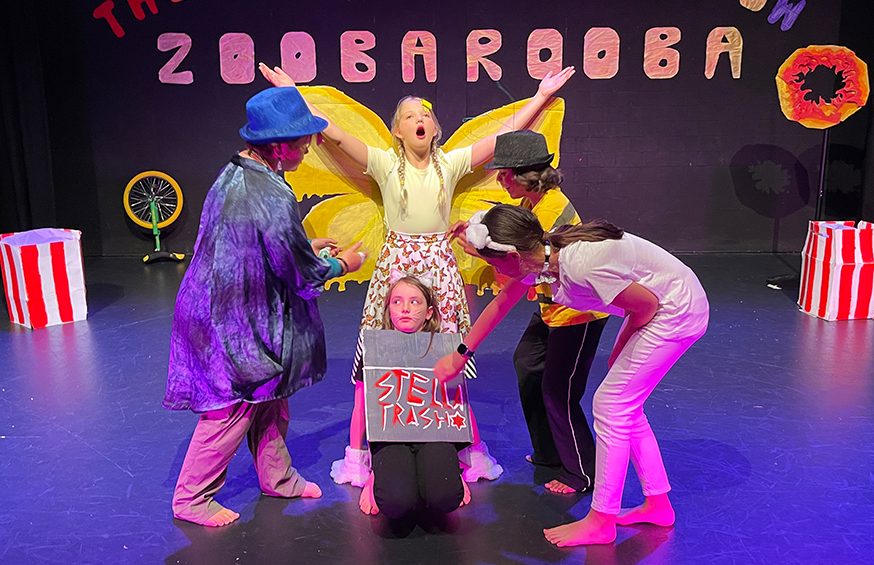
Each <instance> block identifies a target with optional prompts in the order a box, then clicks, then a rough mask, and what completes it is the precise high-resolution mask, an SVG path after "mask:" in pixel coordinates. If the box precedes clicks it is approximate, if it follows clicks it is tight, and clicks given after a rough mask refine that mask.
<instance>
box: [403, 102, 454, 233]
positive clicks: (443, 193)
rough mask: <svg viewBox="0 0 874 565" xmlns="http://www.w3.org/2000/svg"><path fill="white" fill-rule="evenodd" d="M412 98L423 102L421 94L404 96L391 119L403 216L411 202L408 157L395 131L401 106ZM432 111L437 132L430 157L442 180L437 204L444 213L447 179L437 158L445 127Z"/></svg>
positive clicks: (432, 142)
mask: <svg viewBox="0 0 874 565" xmlns="http://www.w3.org/2000/svg"><path fill="white" fill-rule="evenodd" d="M411 100H418V101H419V102H422V100H423V98H421V97H420V96H404V97H403V98H401V99H400V100H399V101H398V105H397V107H395V112H394V115H393V116H392V119H391V132H392V136H393V137H394V139H395V143H396V147H395V151H396V152H397V155H398V178H399V179H400V184H401V217H402V218H403V217H406V215H407V204H408V202H409V196H408V193H407V186H406V168H407V158H406V150H405V148H404V142H403V141H401V140H400V139H398V138H397V136H394V133H395V131H397V127H398V122H400V119H401V118H400V114H401V106H403V104H404V103H405V102H409V101H411ZM428 111H429V112H430V113H431V119H432V120H434V126H435V127H436V130H437V131H436V133H435V134H434V138H433V139H432V140H431V149H430V158H431V163H433V164H434V171H435V172H436V173H437V178H438V179H439V180H440V194H438V195H437V206H439V207H440V213H441V214H443V213H445V211H446V198H447V195H446V181H445V180H444V179H443V169H442V168H441V167H440V160H439V159H438V158H437V149H439V147H438V145H437V143H438V142H439V141H440V139H441V138H442V137H443V128H442V127H440V121H439V120H438V119H437V114H436V113H435V112H434V110H433V109H429V110H428Z"/></svg>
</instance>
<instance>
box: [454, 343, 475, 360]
mask: <svg viewBox="0 0 874 565" xmlns="http://www.w3.org/2000/svg"><path fill="white" fill-rule="evenodd" d="M456 351H457V352H458V354H459V355H461V356H462V357H467V358H468V359H470V358H471V357H473V354H474V353H475V351H474V350H473V349H470V348H469V347H468V346H466V345H464V343H459V344H458V349H456Z"/></svg>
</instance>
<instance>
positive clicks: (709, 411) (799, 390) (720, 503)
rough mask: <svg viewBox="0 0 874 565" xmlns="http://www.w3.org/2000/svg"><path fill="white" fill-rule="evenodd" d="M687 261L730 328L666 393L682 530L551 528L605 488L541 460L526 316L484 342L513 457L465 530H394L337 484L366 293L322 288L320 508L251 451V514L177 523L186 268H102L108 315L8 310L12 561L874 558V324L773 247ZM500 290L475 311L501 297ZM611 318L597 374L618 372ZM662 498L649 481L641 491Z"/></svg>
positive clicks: (715, 335)
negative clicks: (527, 400)
mask: <svg viewBox="0 0 874 565" xmlns="http://www.w3.org/2000/svg"><path fill="white" fill-rule="evenodd" d="M684 260H686V261H687V262H688V263H689V264H690V265H691V266H692V267H693V268H694V269H695V270H696V271H697V272H698V273H699V276H700V278H701V279H702V281H703V283H704V285H705V287H706V288H707V290H708V293H709V295H710V299H711V304H712V306H713V313H712V316H711V320H712V321H711V326H710V331H709V333H708V335H707V336H705V338H704V339H702V340H701V341H700V342H699V343H698V344H697V345H696V346H695V347H694V348H693V349H692V351H691V352H690V353H689V354H688V355H687V356H686V357H685V358H684V359H682V360H681V361H680V363H679V364H678V365H677V367H675V369H674V370H673V371H672V372H671V373H669V375H668V376H667V378H666V379H665V380H664V382H663V383H662V385H661V386H660V387H659V388H658V389H657V390H656V392H655V394H654V395H653V396H652V398H651V399H650V401H649V402H648V404H647V409H648V414H649V418H650V421H651V422H652V425H653V428H654V430H655V432H656V435H657V436H658V438H659V440H660V443H661V445H662V450H663V453H664V458H665V461H666V465H667V467H668V472H669V474H670V476H671V479H672V483H673V486H674V490H673V492H672V499H673V501H674V504H675V507H676V509H677V516H678V519H677V525H676V526H675V527H674V528H672V529H664V528H657V527H641V528H621V529H620V534H619V539H618V540H617V543H616V544H615V546H610V547H596V548H588V549H586V548H576V549H565V550H562V549H556V548H554V547H552V546H551V545H550V544H549V543H547V542H546V541H545V540H544V539H543V536H542V534H541V529H542V528H543V527H547V526H553V525H556V524H559V523H562V522H566V521H568V520H571V519H575V518H578V517H581V516H583V515H584V514H585V513H586V511H587V510H588V505H589V501H590V497H579V496H557V495H552V494H547V493H545V492H544V489H543V487H542V486H541V485H540V484H539V483H538V482H537V481H536V480H535V477H534V469H533V467H531V466H530V465H529V464H528V463H526V462H525V461H524V459H523V457H524V455H525V454H526V453H528V452H529V449H530V446H529V444H528V436H527V433H526V430H525V425H524V422H523V420H522V413H521V410H520V408H519V405H518V400H517V393H516V390H515V375H514V373H513V369H512V364H511V354H512V351H513V348H514V346H515V343H516V339H517V338H518V336H519V334H520V333H521V332H522V330H523V328H524V325H525V322H526V321H527V318H528V316H529V315H530V314H529V312H530V309H531V308H532V306H531V305H525V306H524V307H520V308H518V309H517V311H516V312H514V313H513V314H512V315H511V318H510V319H509V320H508V321H507V322H505V324H504V326H503V328H502V329H501V330H500V331H499V333H498V334H497V335H495V336H493V337H492V338H491V339H490V340H489V341H488V342H487V344H486V346H485V347H483V348H482V350H481V351H480V353H479V358H480V365H479V367H480V369H479V370H480V378H479V379H478V380H477V381H475V382H474V383H473V384H472V388H471V394H472V396H473V398H474V402H475V404H476V405H477V409H478V412H477V416H478V417H477V419H478V420H479V422H480V426H481V429H482V434H483V437H484V438H485V439H486V441H487V442H488V444H489V445H490V446H491V449H492V452H493V453H494V454H495V455H496V456H497V457H498V459H499V461H500V462H501V464H502V465H503V466H504V467H505V469H506V473H505V474H504V476H503V477H501V478H500V479H499V480H498V481H496V482H492V483H483V482H481V483H479V484H476V485H473V486H472V492H473V502H472V504H471V505H470V506H469V507H467V508H464V509H462V510H461V511H459V512H457V513H456V514H457V518H456V521H455V522H454V523H453V524H452V525H451V528H450V530H454V531H450V532H441V533H433V532H432V533H427V532H425V531H423V530H421V529H416V530H415V531H414V532H413V534H412V535H410V536H409V537H407V538H404V539H394V538H391V537H387V536H386V535H385V534H384V530H383V529H382V528H381V526H380V521H379V520H378V519H371V518H368V517H365V516H363V515H361V514H360V513H359V511H358V509H357V497H358V492H359V491H358V489H355V488H352V487H349V486H337V485H335V484H334V483H333V482H332V481H331V479H330V477H329V475H328V472H329V468H330V463H331V461H332V460H334V459H337V458H339V457H340V456H341V455H342V454H343V447H344V446H345V445H346V442H347V420H348V417H349V413H350V410H351V408H352V389H351V386H350V385H349V382H348V377H347V375H348V370H349V366H350V363H351V360H350V355H351V352H352V347H353V342H354V337H355V331H356V330H355V328H356V326H357V322H358V316H359V313H360V309H361V302H362V300H363V289H362V288H354V289H352V290H351V291H350V292H347V293H344V294H337V293H330V294H327V295H326V296H324V297H323V298H322V299H321V307H322V314H323V317H324V319H325V322H326V326H327V334H328V340H329V356H330V367H331V369H330V374H329V376H328V378H326V380H325V381H323V382H322V383H320V384H318V385H316V386H314V387H312V388H310V389H306V390H304V391H301V392H300V393H298V394H296V395H295V396H293V397H292V398H291V413H292V424H291V430H290V433H289V438H288V443H289V446H290V449H291V452H292V456H293V457H294V462H295V465H296V466H297V467H298V468H299V469H300V470H301V472H302V473H303V474H304V476H306V477H307V478H308V479H310V480H314V481H316V482H318V483H319V484H320V485H321V486H322V488H323V490H324V493H325V496H324V497H323V498H322V499H320V500H315V501H314V500H307V501H304V500H277V499H269V498H266V497H263V496H260V494H259V489H258V483H257V479H256V477H255V473H254V470H253V468H252V464H251V458H250V456H249V453H248V451H246V450H245V448H243V450H241V452H240V453H239V454H238V455H237V457H236V458H235V459H234V461H233V463H232V465H231V469H230V473H229V480H228V483H227V485H226V487H225V489H224V490H223V492H222V493H221V495H220V500H221V501H222V502H223V503H224V504H226V505H228V506H230V507H231V508H234V509H236V510H238V511H239V512H240V513H241V514H242V519H241V520H240V521H239V522H238V523H236V524H234V525H232V526H229V527H227V528H223V529H217V530H211V529H206V528H201V527H198V526H193V525H190V524H185V523H182V522H176V521H174V520H173V519H172V518H171V515H170V506H169V500H170V493H171V490H172V488H173V485H174V482H175V480H176V475H177V473H178V471H179V467H180V465H181V462H182V457H183V455H184V453H185V449H186V447H187V444H188V439H189V437H190V435H191V432H192V430H193V427H194V424H195V416H194V415H193V414H191V413H185V412H180V413H174V412H169V411H167V410H164V409H163V408H161V405H160V402H161V397H162V394H163V391H164V382H165V377H166V367H167V348H168V334H169V329H170V323H171V316H172V312H173V303H174V298H175V292H176V288H177V286H178V284H179V280H180V277H181V274H182V272H183V269H184V267H183V266H179V265H172V264H157V265H152V266H143V265H141V264H139V263H138V261H137V260H136V259H95V260H91V261H87V264H86V275H87V281H88V291H89V294H88V300H89V308H90V316H89V319H88V321H86V322H79V323H76V324H72V325H67V326H60V327H53V328H48V329H44V330H39V331H30V330H26V329H22V328H19V327H12V326H11V325H10V324H9V322H7V321H6V316H5V312H0V314H2V316H3V321H2V322H0V562H3V563H14V564H20V563H43V562H45V563H122V562H131V563H159V562H166V563H264V562H276V563H355V564H356V565H369V564H376V563H465V564H466V563H518V564H530V563H579V562H586V563H599V564H600V563H604V564H613V563H617V564H618V563H672V564H675V563H694V564H700V563H767V564H774V563H781V564H782V563H870V562H871V559H872V558H871V555H872V553H874V474H872V469H874V321H855V322H824V321H821V320H818V319H814V318H810V317H808V316H806V315H804V314H801V313H799V312H798V311H797V310H796V308H795V305H794V300H793V299H794V296H793V292H792V291H791V290H787V291H785V292H781V291H774V290H770V289H768V288H766V287H765V285H764V284H763V281H764V279H765V277H767V276H770V275H774V274H778V273H781V272H785V271H787V267H786V264H784V262H783V261H788V263H792V264H794V263H797V260H796V259H795V258H794V257H786V258H783V259H782V260H781V259H779V258H776V257H773V256H767V255H733V256H692V257H685V258H684ZM483 304H484V302H483V301H482V300H481V299H480V300H478V301H477V302H476V304H475V308H474V309H479V308H482V306H483ZM618 325H619V324H618V321H616V320H614V321H611V323H610V324H609V325H608V327H607V331H606V332H605V335H604V338H603V340H602V346H601V349H600V351H599V356H598V358H597V359H596V361H595V366H594V367H593V370H592V377H591V379H590V387H589V394H587V396H586V399H585V400H584V408H585V409H586V411H587V412H589V413H590V412H591V410H590V403H591V391H592V390H594V388H595V387H596V386H597V384H598V383H599V382H600V379H601V378H602V377H603V375H604V373H605V370H606V358H607V353H608V351H609V345H610V344H611V343H612V338H613V336H614V335H615V333H616V331H617V329H618ZM640 500H641V494H640V491H639V488H638V486H637V483H636V479H635V477H634V474H633V472H632V473H629V481H628V485H627V488H626V497H625V502H626V504H634V503H636V502H639V501H640Z"/></svg>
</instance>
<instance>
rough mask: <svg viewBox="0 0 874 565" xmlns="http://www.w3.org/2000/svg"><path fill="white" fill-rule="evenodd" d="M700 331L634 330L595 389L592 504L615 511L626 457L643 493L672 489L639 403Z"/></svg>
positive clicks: (620, 493) (651, 493) (607, 510)
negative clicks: (668, 333) (676, 335)
mask: <svg viewBox="0 0 874 565" xmlns="http://www.w3.org/2000/svg"><path fill="white" fill-rule="evenodd" d="M701 335H703V332H701V334H698V335H695V336H691V337H682V338H676V339H674V338H671V339H666V338H663V337H660V336H658V335H656V334H654V333H653V332H650V331H648V330H646V329H643V330H641V331H637V332H636V333H635V334H634V335H632V337H631V339H629V340H628V343H627V344H626V346H625V348H624V349H623V350H622V353H620V355H619V357H618V358H617V359H616V361H615V362H614V363H613V366H612V367H611V368H610V370H609V371H608V372H607V376H606V377H605V378H604V381H603V382H602V383H601V386H599V387H598V390H597V391H595V397H594V400H593V407H592V413H593V415H594V417H595V434H596V436H597V440H596V443H595V490H594V492H593V493H592V509H594V510H597V511H598V512H603V513H605V514H614V515H615V514H618V513H619V510H620V507H621V503H622V489H623V487H624V486H625V475H626V472H627V470H628V461H629V459H630V460H631V462H632V463H633V464H634V468H635V470H636V471H637V476H638V478H639V479H640V483H641V486H642V488H643V494H644V496H654V495H657V494H664V493H666V492H668V491H670V490H671V485H670V483H669V482H668V475H667V473H666V472H665V466H664V463H663V462H662V454H661V452H660V451H659V445H658V442H656V438H655V435H653V433H652V428H650V426H649V421H648V420H647V419H646V414H644V413H643V404H644V402H646V399H647V398H649V395H650V394H651V393H652V391H653V390H655V387H656V385H658V384H659V382H660V381H661V380H662V378H663V377H664V376H665V374H666V373H667V372H668V370H669V369H670V368H671V367H672V366H673V365H674V363H676V362H677V360H678V359H679V358H680V357H681V356H682V355H683V353H685V352H686V351H687V350H688V349H689V348H690V347H691V346H692V344H693V343H695V342H696V341H697V340H698V339H699V338H700V337H701Z"/></svg>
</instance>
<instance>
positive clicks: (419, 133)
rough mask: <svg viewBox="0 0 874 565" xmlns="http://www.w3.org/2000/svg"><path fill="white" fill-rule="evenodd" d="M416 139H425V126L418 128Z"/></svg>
mask: <svg viewBox="0 0 874 565" xmlns="http://www.w3.org/2000/svg"><path fill="white" fill-rule="evenodd" d="M416 137H418V138H419V139H425V126H419V127H417V128H416Z"/></svg>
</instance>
